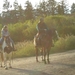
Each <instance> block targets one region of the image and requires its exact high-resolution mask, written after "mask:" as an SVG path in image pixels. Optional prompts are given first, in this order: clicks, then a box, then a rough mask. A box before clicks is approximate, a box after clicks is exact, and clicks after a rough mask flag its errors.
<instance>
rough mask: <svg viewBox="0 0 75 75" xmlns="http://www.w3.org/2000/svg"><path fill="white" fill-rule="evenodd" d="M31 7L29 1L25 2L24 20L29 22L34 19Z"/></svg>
mask: <svg viewBox="0 0 75 75" xmlns="http://www.w3.org/2000/svg"><path fill="white" fill-rule="evenodd" d="M33 13H34V12H33V6H32V4H31V2H29V1H26V3H25V19H26V20H31V19H33V18H34V15H33Z"/></svg>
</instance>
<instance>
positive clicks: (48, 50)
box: [47, 49, 50, 64]
mask: <svg viewBox="0 0 75 75" xmlns="http://www.w3.org/2000/svg"><path fill="white" fill-rule="evenodd" d="M49 52H50V49H47V61H48V64H49V63H50V61H49Z"/></svg>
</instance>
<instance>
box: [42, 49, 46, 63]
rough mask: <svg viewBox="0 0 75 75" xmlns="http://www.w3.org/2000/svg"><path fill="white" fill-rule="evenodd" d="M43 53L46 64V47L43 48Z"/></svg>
mask: <svg viewBox="0 0 75 75" xmlns="http://www.w3.org/2000/svg"><path fill="white" fill-rule="evenodd" d="M43 51H44V52H43V53H44V63H45V64H46V49H45V48H43Z"/></svg>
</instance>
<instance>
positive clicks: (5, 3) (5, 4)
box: [3, 0, 10, 11]
mask: <svg viewBox="0 0 75 75" xmlns="http://www.w3.org/2000/svg"><path fill="white" fill-rule="evenodd" d="M9 7H10V2H8V0H4V4H3V9H4V10H6V11H8V9H9Z"/></svg>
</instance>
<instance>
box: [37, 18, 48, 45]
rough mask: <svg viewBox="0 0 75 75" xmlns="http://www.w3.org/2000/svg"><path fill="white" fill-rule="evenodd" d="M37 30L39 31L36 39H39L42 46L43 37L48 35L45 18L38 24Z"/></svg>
mask: <svg viewBox="0 0 75 75" xmlns="http://www.w3.org/2000/svg"><path fill="white" fill-rule="evenodd" d="M36 29H37V31H38V33H37V35H36V37H37V38H38V41H39V44H41V39H42V37H43V36H44V35H46V34H47V33H48V27H47V25H46V24H45V22H44V19H43V18H40V22H39V23H38V24H37V26H36Z"/></svg>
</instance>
